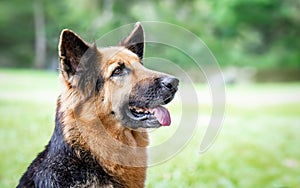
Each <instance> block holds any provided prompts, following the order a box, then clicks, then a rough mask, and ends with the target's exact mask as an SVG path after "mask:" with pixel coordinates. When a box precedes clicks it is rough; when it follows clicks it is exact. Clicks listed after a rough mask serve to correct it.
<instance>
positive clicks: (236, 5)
mask: <svg viewBox="0 0 300 188" xmlns="http://www.w3.org/2000/svg"><path fill="white" fill-rule="evenodd" d="M299 11H300V3H299V1H296V0H285V1H280V0H264V1H260V0H252V1H239V0H226V1H217V0H212V1H208V0H192V1H158V0H155V1H137V0H136V1H135V0H134V1H130V2H128V1H117V0H112V1H106V0H89V1H80V0H66V1H59V0H52V1H39V0H33V1H21V0H15V1H6V0H5V1H1V2H0V34H1V39H0V143H1V145H0V187H14V186H16V185H17V183H18V180H19V178H20V177H21V175H22V173H24V171H25V170H26V168H27V166H28V165H29V164H30V162H31V161H32V160H33V159H34V157H35V156H36V155H37V154H38V152H40V151H41V150H42V149H43V148H44V146H45V145H46V144H47V142H48V141H49V139H50V137H51V134H52V131H53V128H54V115H55V107H56V106H55V105H56V98H57V96H58V95H59V92H60V85H59V84H60V82H59V80H58V72H57V63H58V60H57V59H58V57H57V44H58V37H59V33H60V31H61V30H62V29H63V28H70V29H72V30H74V31H76V32H77V33H79V34H80V35H81V36H82V37H83V38H84V39H86V40H87V41H89V42H93V41H95V40H96V39H97V38H99V37H101V36H102V35H103V34H105V33H107V32H109V31H111V30H112V29H114V28H117V27H119V26H122V25H124V24H128V23H134V22H136V21H163V22H169V23H172V24H176V25H178V26H181V27H184V28H186V29H188V30H190V31H192V32H193V33H195V34H196V35H197V36H198V37H199V38H201V39H202V40H203V41H204V42H205V43H206V45H207V46H208V47H209V49H210V50H211V51H212V53H213V54H214V56H215V57H216V59H217V61H218V63H219V66H220V68H221V70H222V73H223V76H224V81H225V83H226V112H225V117H224V122H223V126H222V129H221V131H220V133H219V135H218V136H217V137H216V140H215V142H214V143H213V145H212V146H211V147H210V148H209V150H207V151H206V152H205V153H203V154H199V149H200V144H201V140H202V138H203V135H204V133H205V130H206V128H207V125H208V121H209V118H210V115H211V109H212V106H211V101H209V100H208V99H210V97H211V96H210V93H209V86H208V85H207V80H206V79H205V77H203V75H199V73H197V72H195V71H194V70H193V69H192V68H190V69H189V64H188V63H186V62H187V61H186V60H187V57H186V56H185V55H184V54H182V53H181V52H179V51H176V50H174V49H167V48H166V49H163V51H161V52H160V53H161V54H163V55H164V57H165V58H166V59H168V60H170V61H172V62H174V63H176V64H177V65H179V66H180V67H182V68H183V69H184V70H185V71H186V73H187V74H188V75H189V76H191V78H192V79H193V80H195V85H194V87H195V89H196V91H197V94H198V101H199V103H198V104H194V106H193V105H191V104H189V105H191V106H190V108H188V109H190V110H191V113H192V112H193V110H194V109H196V108H199V119H198V120H199V121H198V122H197V129H196V130H195V131H194V132H193V137H192V139H191V141H190V142H188V143H187V145H186V147H184V149H183V150H181V151H180V152H179V153H178V154H177V155H176V156H175V157H173V158H171V159H170V160H168V161H166V162H164V163H162V164H160V165H156V166H153V167H150V168H149V169H148V176H147V182H146V186H147V187H153V188H154V187H155V188H156V187H208V188H210V187H226V188H231V187H249V188H253V187H274V188H277V187H278V188H279V187H286V188H294V187H300V149H299V144H300V136H299V135H300V82H299V81H300V53H299V52H300V38H299V36H300V19H299ZM158 29H159V28H158ZM146 34H147V31H146ZM171 34H172V33H170V35H171ZM182 42H184V39H182ZM191 45H193V44H191ZM37 46H38V47H37ZM151 50H153V48H149V51H147V52H146V55H148V56H155V51H151ZM203 63H205V62H203ZM157 69H158V70H159V67H158V68H157ZM170 69H171V68H170ZM185 84H187V83H181V85H180V90H184V89H185ZM181 105H185V104H180V101H179V100H175V101H174V102H173V103H172V104H170V105H169V106H168V107H169V109H170V112H171V115H172V119H174V120H175V121H176V120H180V118H181V117H180V115H181V113H180V106H181ZM185 126H189V125H185ZM176 128H177V127H176V126H173V127H172V126H171V127H163V128H160V129H159V130H156V131H153V132H151V139H152V140H153V143H154V144H155V143H160V142H163V141H164V140H165V138H166V137H168V136H170V133H172V132H174V131H175V130H176ZM158 156H159V154H158Z"/></svg>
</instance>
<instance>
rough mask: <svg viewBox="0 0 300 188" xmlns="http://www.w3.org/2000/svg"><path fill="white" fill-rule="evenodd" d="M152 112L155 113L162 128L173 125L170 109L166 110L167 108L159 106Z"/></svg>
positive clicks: (151, 110)
mask: <svg viewBox="0 0 300 188" xmlns="http://www.w3.org/2000/svg"><path fill="white" fill-rule="evenodd" d="M150 112H151V113H154V115H155V117H156V119H157V120H158V121H159V123H160V124H161V125H162V126H169V125H170V124H171V116H170V113H169V111H168V109H166V108H165V107H163V106H158V107H155V108H152V109H150Z"/></svg>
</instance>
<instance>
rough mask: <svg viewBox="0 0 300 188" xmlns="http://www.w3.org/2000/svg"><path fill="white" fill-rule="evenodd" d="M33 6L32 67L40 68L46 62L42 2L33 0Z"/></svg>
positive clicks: (43, 66)
mask: <svg viewBox="0 0 300 188" xmlns="http://www.w3.org/2000/svg"><path fill="white" fill-rule="evenodd" d="M33 7H34V9H33V10H34V32H35V60H34V67H35V68H38V69H42V68H45V62H46V33H45V18H44V17H45V16H44V7H43V2H41V0H34V1H33Z"/></svg>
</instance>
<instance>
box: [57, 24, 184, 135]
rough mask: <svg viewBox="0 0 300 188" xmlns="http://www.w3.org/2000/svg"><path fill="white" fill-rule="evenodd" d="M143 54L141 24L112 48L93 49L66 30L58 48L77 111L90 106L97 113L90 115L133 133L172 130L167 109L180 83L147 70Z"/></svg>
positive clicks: (65, 77) (66, 83)
mask: <svg viewBox="0 0 300 188" xmlns="http://www.w3.org/2000/svg"><path fill="white" fill-rule="evenodd" d="M143 52H144V31H143V29H142V27H141V25H140V24H137V25H136V26H135V28H134V29H133V31H132V32H131V33H130V34H129V35H128V36H127V37H126V38H124V39H123V40H122V41H121V42H120V43H119V44H118V45H117V46H115V47H108V48H97V47H96V46H95V45H94V46H91V45H89V44H87V43H86V42H84V41H83V40H82V39H81V38H80V37H79V36H77V35H76V34H75V33H74V32H72V31H70V30H64V31H63V32H62V34H61V39H60V44H59V56H60V60H61V61H60V62H61V64H60V69H61V75H62V77H63V80H64V83H65V86H66V88H67V90H68V91H70V93H76V94H77V95H76V96H77V98H78V99H76V100H73V102H74V101H76V102H75V103H76V104H73V106H75V107H77V109H80V106H81V104H83V103H87V101H89V103H88V104H90V105H95V108H96V109H97V112H96V113H95V114H89V116H95V117H98V118H100V120H101V121H102V122H106V123H105V124H120V125H122V126H125V127H128V128H131V129H136V128H154V127H159V126H162V125H163V126H166V125H170V123H171V119H170V114H169V112H168V110H167V109H166V108H165V107H163V106H162V105H164V104H167V103H169V102H170V101H171V100H172V99H173V98H174V95H175V93H176V91H177V86H178V82H179V81H178V80H177V79H176V78H174V77H172V76H170V75H167V74H164V73H160V72H156V71H152V70H149V69H147V68H145V67H144V66H143V63H142V59H143ZM91 101H92V102H91ZM91 108H92V107H91ZM77 111H81V112H79V113H78V114H79V116H80V114H81V113H85V112H82V111H83V110H77ZM85 111H90V110H85ZM89 113H90V112H89Z"/></svg>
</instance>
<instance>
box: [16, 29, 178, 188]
mask: <svg viewBox="0 0 300 188" xmlns="http://www.w3.org/2000/svg"><path fill="white" fill-rule="evenodd" d="M143 52H144V31H143V29H142V27H141V25H140V24H139V23H137V24H136V26H135V28H134V29H133V31H132V32H131V33H130V34H129V36H127V37H125V38H124V39H123V40H122V41H121V42H120V43H119V44H118V45H117V46H115V47H108V48H97V47H96V45H89V44H88V43H86V42H84V41H83V40H82V39H81V38H80V37H79V36H78V35H76V34H75V33H74V32H72V31H70V30H63V31H62V33H61V36H60V42H59V58H60V77H61V81H62V85H63V89H62V93H61V94H60V96H59V98H58V100H57V110H56V119H55V130H54V133H53V135H52V138H51V140H50V142H49V144H48V145H47V146H46V147H45V150H44V151H43V152H41V153H40V154H39V155H38V156H37V158H36V159H35V160H34V161H33V162H32V163H31V165H30V166H29V167H28V169H27V171H26V172H25V174H24V175H23V176H22V178H21V180H20V182H19V185H18V186H17V187H144V182H145V178H146V166H147V153H146V147H147V145H148V134H147V131H146V128H154V127H159V126H160V124H159V122H158V121H157V120H156V119H155V118H154V117H152V116H144V115H143V116H142V118H141V117H136V116H133V115H132V114H130V110H129V107H130V106H134V107H141V108H145V109H146V108H150V107H153V106H155V105H160V104H166V103H168V102H170V101H171V100H172V99H173V97H174V94H175V92H176V90H177V85H178V80H177V79H176V78H174V77H171V76H169V75H166V74H163V73H159V72H155V71H151V70H149V69H147V68H145V67H144V66H143V64H142V59H143ZM146 117H148V118H146Z"/></svg>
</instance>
